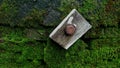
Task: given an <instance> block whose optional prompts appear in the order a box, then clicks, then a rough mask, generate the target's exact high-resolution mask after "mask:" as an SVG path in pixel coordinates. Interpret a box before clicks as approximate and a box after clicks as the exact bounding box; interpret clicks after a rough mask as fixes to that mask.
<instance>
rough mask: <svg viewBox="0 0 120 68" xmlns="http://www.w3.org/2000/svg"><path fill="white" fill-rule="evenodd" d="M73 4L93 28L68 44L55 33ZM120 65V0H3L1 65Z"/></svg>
mask: <svg viewBox="0 0 120 68" xmlns="http://www.w3.org/2000/svg"><path fill="white" fill-rule="evenodd" d="M73 8H75V9H77V10H78V11H79V12H80V13H81V14H82V15H83V16H84V17H85V19H86V20H87V21H88V22H90V24H91V25H92V29H90V30H89V31H88V32H87V33H86V34H85V35H84V36H83V37H82V38H81V39H79V40H78V41H77V42H76V43H75V44H74V45H73V46H72V47H70V48H69V49H68V50H65V49H63V48H62V47H60V46H59V45H58V44H56V43H55V42H53V41H52V40H51V39H49V34H50V32H51V31H52V30H53V29H54V28H55V27H56V26H57V25H58V24H59V23H60V22H61V21H62V20H63V19H64V17H65V16H67V14H68V13H69V12H70V11H71V10H72V9H73ZM119 67H120V1H119V0H52V1H51V0H29V1H27V0H0V68H119Z"/></svg>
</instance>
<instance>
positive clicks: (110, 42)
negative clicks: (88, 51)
mask: <svg viewBox="0 0 120 68" xmlns="http://www.w3.org/2000/svg"><path fill="white" fill-rule="evenodd" d="M119 41H120V38H119V39H117V38H111V39H95V40H92V41H91V46H90V47H91V48H92V49H100V48H102V47H117V46H119Z"/></svg>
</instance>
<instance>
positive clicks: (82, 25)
mask: <svg viewBox="0 0 120 68" xmlns="http://www.w3.org/2000/svg"><path fill="white" fill-rule="evenodd" d="M70 17H73V18H74V19H73V20H72V23H73V24H76V32H75V33H74V35H72V36H68V35H66V34H65V26H66V25H67V24H68V23H67V22H68V20H69V18H70ZM91 27H92V26H91V25H90V24H89V23H88V22H87V21H86V20H85V19H84V18H83V16H82V15H81V14H79V12H78V11H77V10H76V9H73V10H72V11H71V12H70V13H69V14H68V16H67V17H66V18H65V19H64V20H63V21H62V22H61V23H60V24H59V25H58V26H57V27H56V28H55V30H53V32H52V33H51V34H50V36H49V37H50V38H51V39H52V40H54V41H55V42H57V43H58V44H59V45H61V46H62V47H63V48H65V49H68V48H69V47H70V46H71V45H72V44H73V43H75V41H77V40H78V39H79V38H80V37H81V36H83V35H84V34H85V33H86V32H87V31H88V30H89V29H90V28H91Z"/></svg>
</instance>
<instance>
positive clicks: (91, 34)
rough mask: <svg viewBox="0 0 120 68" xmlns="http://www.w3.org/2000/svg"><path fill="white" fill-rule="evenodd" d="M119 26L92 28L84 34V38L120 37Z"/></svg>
mask: <svg viewBox="0 0 120 68" xmlns="http://www.w3.org/2000/svg"><path fill="white" fill-rule="evenodd" d="M119 33H120V31H119V28H95V29H94V28H93V29H91V30H90V31H88V33H86V34H85V35H84V38H97V39H98V38H100V39H107V38H120V34H119Z"/></svg>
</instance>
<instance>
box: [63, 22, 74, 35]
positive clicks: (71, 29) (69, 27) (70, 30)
mask: <svg viewBox="0 0 120 68" xmlns="http://www.w3.org/2000/svg"><path fill="white" fill-rule="evenodd" d="M75 31H76V27H75V26H74V25H73V24H67V25H66V27H65V33H66V34H67V35H73V34H74V33H75Z"/></svg>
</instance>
